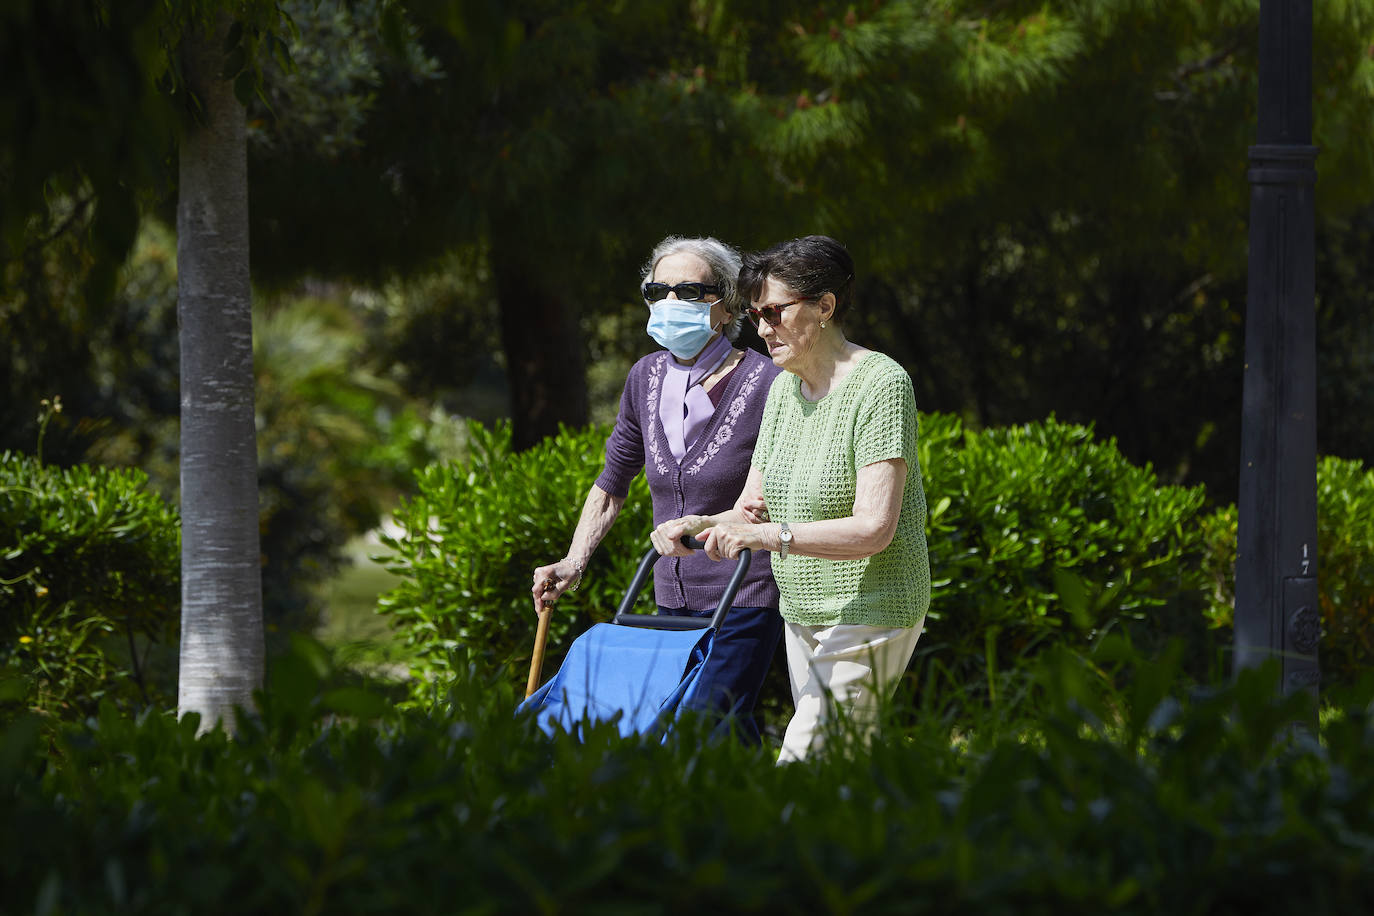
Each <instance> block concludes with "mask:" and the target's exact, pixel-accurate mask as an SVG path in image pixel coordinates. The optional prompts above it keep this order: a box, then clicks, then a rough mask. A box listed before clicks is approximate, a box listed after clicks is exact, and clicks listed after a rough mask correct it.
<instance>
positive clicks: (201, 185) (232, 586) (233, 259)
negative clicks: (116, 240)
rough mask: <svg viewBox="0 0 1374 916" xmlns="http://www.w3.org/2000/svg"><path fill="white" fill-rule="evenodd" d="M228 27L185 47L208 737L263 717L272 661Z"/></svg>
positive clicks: (184, 198) (197, 596) (189, 503)
mask: <svg viewBox="0 0 1374 916" xmlns="http://www.w3.org/2000/svg"><path fill="white" fill-rule="evenodd" d="M227 25H228V23H227V19H223V18H222V19H221V20H220V24H219V26H218V27H217V28H215V29H210V30H207V31H198V30H197V31H194V32H192V33H191V34H188V35H187V36H186V38H185V41H184V50H183V53H184V65H185V68H186V70H185V72H186V81H187V84H188V86H189V87H190V88H191V90H192V91H193V92H194V93H195V97H196V98H197V99H198V100H199V102H200V104H201V106H202V108H201V111H200V118H199V122H198V123H197V124H196V125H194V126H193V127H191V128H190V129H189V130H188V131H187V132H186V134H185V135H184V137H183V138H182V142H181V150H180V156H181V175H180V186H179V197H178V201H177V290H178V303H177V315H178V319H179V323H180V327H181V339H180V343H181V668H180V672H179V684H178V703H177V705H178V712H179V714H181V715H185V714H186V713H188V712H196V713H199V714H200V716H201V729H202V730H205V729H208V728H211V727H213V726H214V724H215V723H216V722H219V721H222V722H223V724H224V726H225V727H226V728H228V729H231V730H232V728H233V725H234V717H233V708H234V707H235V706H244V707H251V704H252V701H253V691H255V690H257V689H259V688H260V687H261V686H262V678H263V665H264V661H263V657H264V654H265V649H264V641H263V623H262V574H261V562H260V556H259V546H258V479H257V475H258V462H257V442H256V434H255V429H254V418H253V315H252V291H251V287H250V284H249V275H248V154H247V140H246V136H245V114H244V109H243V106H242V105H240V104H239V102H238V100H237V99H236V98H235V97H234V91H233V86H232V85H231V84H230V83H229V82H228V81H226V80H224V79H222V78H221V74H222V69H223V65H224V54H223V51H222V49H223V47H224V41H225V34H226V31H227Z"/></svg>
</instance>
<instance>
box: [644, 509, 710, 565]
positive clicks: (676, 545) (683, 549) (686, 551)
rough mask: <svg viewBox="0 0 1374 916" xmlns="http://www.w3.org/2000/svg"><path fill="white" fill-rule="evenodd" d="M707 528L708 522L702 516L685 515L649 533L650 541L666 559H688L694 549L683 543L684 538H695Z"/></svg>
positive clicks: (670, 520)
mask: <svg viewBox="0 0 1374 916" xmlns="http://www.w3.org/2000/svg"><path fill="white" fill-rule="evenodd" d="M705 527H706V522H705V520H704V519H703V518H702V517H701V516H699V515H684V516H683V517H682V518H672V519H669V520H668V521H666V522H664V523H663V524H661V525H659V526H658V527H657V528H655V529H654V530H653V531H651V532H649V540H650V541H651V542H652V543H653V545H654V549H655V550H657V551H658V552H659V553H661V554H663V555H664V556H665V557H686V556H690V555H691V553H692V548H690V547H688V546H686V545H685V544H683V543H682V536H683V535H684V534H690V535H693V536H695V535H696V534H697V533H698V532H699V531H701V530H702V529H703V528H705Z"/></svg>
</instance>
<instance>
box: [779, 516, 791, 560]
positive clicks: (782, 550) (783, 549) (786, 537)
mask: <svg viewBox="0 0 1374 916" xmlns="http://www.w3.org/2000/svg"><path fill="white" fill-rule="evenodd" d="M780 527H781V528H782V530H781V531H779V532H778V556H779V557H781V558H782V559H784V560H786V559H787V551H789V550H791V549H792V529H791V528H788V527H787V522H782V523H781V524H780Z"/></svg>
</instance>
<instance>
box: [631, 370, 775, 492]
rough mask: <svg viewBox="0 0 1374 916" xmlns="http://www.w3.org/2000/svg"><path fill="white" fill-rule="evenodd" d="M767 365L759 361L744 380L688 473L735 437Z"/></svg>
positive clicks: (694, 472) (698, 467)
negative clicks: (740, 420)
mask: <svg viewBox="0 0 1374 916" xmlns="http://www.w3.org/2000/svg"><path fill="white" fill-rule="evenodd" d="M766 365H768V364H767V363H759V364H758V365H757V366H755V367H754V371H753V372H751V373H749V376H748V378H746V379H745V380H744V384H743V385H741V386H740V389H739V394H737V395H735V398H734V400H732V401H731V402H730V409H729V411H728V412H727V413H726V415H725V419H724V420H722V421H721V424H720V429H718V430H716V435H715V436H714V437H713V438H712V439H711V441H710V443H708V444H707V446H706V448H705V449H703V450H702V452H701V454H700V455H699V456H698V457H697V460H696V461H695V462H693V464H692V466H691V467H690V468H688V469H687V473H688V474H692V475H695V474H696V473H697V472H698V471H700V470H701V469H702V468H703V467H705V465H706V462H708V461H710V460H711V459H712V458H714V457H716V454H717V453H718V452H719V451H720V450H721V447H722V446H724V445H726V444H727V443H728V442H729V441H730V440H731V439H732V438H734V435H735V424H736V423H738V422H739V418H740V415H741V414H743V413H744V411H745V409H746V408H747V407H748V406H749V395H750V394H752V393H753V391H754V389H755V388H757V387H758V384H759V376H760V375H762V374H763V367H764V366H766ZM655 458H657V453H655Z"/></svg>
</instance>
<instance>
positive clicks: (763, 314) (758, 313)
mask: <svg viewBox="0 0 1374 916" xmlns="http://www.w3.org/2000/svg"><path fill="white" fill-rule="evenodd" d="M815 298H816V297H815V296H803V297H802V298H800V299H793V300H792V301H791V302H779V303H777V304H776V305H765V306H764V307H763V308H757V309H756V308H753V307H752V306H751V307H750V308H747V309H745V310H744V314H746V315H748V316H749V320H750V321H752V322H754V327H758V326H759V319H760V318H762V319H763V320H764V321H766V322H768V325H769V327H774V328H776V327H777V326H778V325H779V324H781V323H782V310H783V309H785V308H787V307H788V306H789V305H796V304H797V303H798V302H810V301H811V300H812V299H815Z"/></svg>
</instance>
